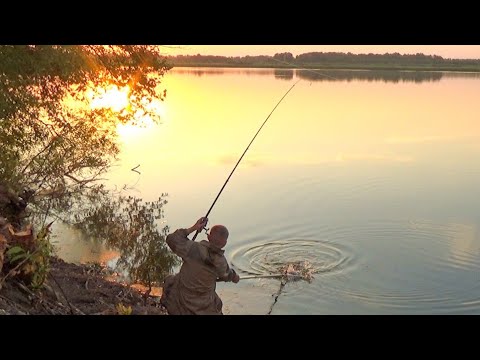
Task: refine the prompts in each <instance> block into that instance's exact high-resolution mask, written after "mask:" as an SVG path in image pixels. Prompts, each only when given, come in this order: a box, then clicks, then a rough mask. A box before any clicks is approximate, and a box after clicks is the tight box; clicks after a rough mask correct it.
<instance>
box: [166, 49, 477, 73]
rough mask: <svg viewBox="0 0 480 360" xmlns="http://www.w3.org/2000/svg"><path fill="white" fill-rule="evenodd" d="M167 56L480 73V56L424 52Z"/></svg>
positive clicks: (249, 64)
mask: <svg viewBox="0 0 480 360" xmlns="http://www.w3.org/2000/svg"><path fill="white" fill-rule="evenodd" d="M166 59H167V61H168V63H169V64H170V65H171V66H172V67H225V68H227V67H230V68H276V69H292V68H296V69H318V70H400V71H461V72H480V59H450V58H443V57H441V56H438V55H424V54H421V53H418V54H405V55H402V54H399V53H392V54H389V53H386V54H352V53H339V52H309V53H304V54H300V55H297V56H293V54H292V53H289V52H286V53H277V54H275V55H274V56H268V55H260V56H243V57H239V56H236V57H233V56H230V57H227V56H214V55H201V54H196V55H176V56H166Z"/></svg>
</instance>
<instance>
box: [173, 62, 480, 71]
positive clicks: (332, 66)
mask: <svg viewBox="0 0 480 360" xmlns="http://www.w3.org/2000/svg"><path fill="white" fill-rule="evenodd" d="M171 65H172V68H182V67H199V68H239V69H245V68H249V69H267V68H268V69H285V70H286V69H291V70H318V71H320V70H371V71H375V70H377V71H378V70H381V71H449V72H450V71H451V72H473V73H478V72H480V66H402V65H357V66H352V65H350V64H330V65H325V64H317V65H301V66H300V65H299V66H297V65H277V64H263V65H261V64H251V65H248V64H229V63H218V64H215V63H214V64H211V63H201V62H199V63H191V64H176V63H174V62H172V63H171Z"/></svg>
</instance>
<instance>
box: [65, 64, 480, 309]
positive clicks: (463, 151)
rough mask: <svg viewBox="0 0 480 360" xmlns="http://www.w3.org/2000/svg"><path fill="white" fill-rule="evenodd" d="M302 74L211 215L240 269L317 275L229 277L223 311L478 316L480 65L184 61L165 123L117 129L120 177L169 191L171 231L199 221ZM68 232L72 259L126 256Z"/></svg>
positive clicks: (170, 87)
mask: <svg viewBox="0 0 480 360" xmlns="http://www.w3.org/2000/svg"><path fill="white" fill-rule="evenodd" d="M298 80H300V81H299V82H298V84H297V85H296V86H295V87H294V88H293V89H292V90H291V92H290V93H289V94H288V95H287V96H286V97H285V99H284V100H283V101H282V102H281V104H280V105H279V106H278V108H277V109H276V110H275V112H274V113H273V114H272V115H271V117H270V118H269V120H268V122H267V123H266V125H265V126H264V128H263V129H262V131H261V132H260V133H259V135H258V137H257V138H256V139H255V141H254V143H253V144H252V146H251V147H250V149H249V150H248V152H247V153H246V155H245V157H244V158H243V160H242V162H241V163H240V165H239V167H238V168H237V169H236V171H235V173H234V174H233V176H232V177H231V179H230V181H229V183H228V184H227V186H226V187H225V189H224V191H223V193H222V194H221V196H220V197H219V199H218V201H217V203H216V205H215V207H214V208H213V210H212V212H211V213H210V216H209V219H210V222H209V225H210V226H211V225H214V224H224V225H226V226H227V227H228V228H229V230H230V238H229V242H228V245H227V247H226V251H225V254H226V256H227V259H228V260H229V261H230V262H231V264H232V266H233V267H234V268H235V269H236V270H237V272H239V274H240V276H248V275H266V274H271V273H275V272H278V268H279V266H280V265H282V264H288V263H292V262H304V261H307V262H308V264H310V265H311V266H312V269H313V271H314V278H313V279H312V281H311V282H307V281H303V280H299V281H288V282H287V283H286V284H285V286H283V287H281V282H280V280H279V279H275V278H273V279H272V278H254V279H245V280H241V281H240V282H239V283H238V284H232V283H219V284H218V287H217V290H218V292H219V294H220V296H221V298H222V300H223V302H224V313H226V314H267V313H268V312H270V311H271V314H272V315H275V314H319V315H321V314H479V313H480V281H478V279H479V275H478V274H479V270H480V269H479V268H480V266H479V264H480V234H479V225H480V190H479V184H480V160H479V159H480V157H479V155H480V123H479V119H480V101H478V94H480V76H479V74H469V73H445V72H424V73H422V72H398V71H397V72H389V71H381V72H375V71H323V70H318V71H317V70H315V71H306V70H285V69H282V70H274V69H230V68H225V69H224V68H174V69H172V70H170V71H169V73H168V74H167V75H166V77H165V79H164V84H165V86H166V88H167V97H166V99H165V101H164V102H163V103H162V106H161V107H160V108H159V111H160V112H161V115H162V119H163V120H162V123H161V124H159V125H153V124H151V123H148V121H147V122H146V124H145V127H144V128H134V127H132V126H128V125H126V126H121V127H119V129H118V131H119V134H120V140H121V142H122V153H121V160H120V162H119V163H118V165H117V166H116V167H115V168H113V169H112V172H111V173H110V185H111V186H117V187H118V188H121V187H123V186H124V185H127V188H128V189H130V190H129V194H131V195H135V196H139V197H142V198H143V200H144V201H151V200H155V199H158V197H159V196H160V194H161V193H163V192H166V193H168V194H169V195H168V197H167V200H168V204H167V205H166V206H165V218H164V219H162V221H161V222H160V223H159V226H164V225H168V226H169V227H170V228H171V230H174V229H176V228H178V227H189V226H190V225H192V224H194V223H195V221H196V220H197V219H198V218H199V217H201V216H204V215H205V213H206V212H207V210H208V209H209V207H210V205H211V204H212V202H213V200H214V199H215V197H216V195H217V194H218V192H219V191H220V188H221V187H222V185H223V184H224V182H225V180H226V178H227V176H228V175H229V174H230V172H231V171H232V169H233V167H234V166H235V164H236V162H237V161H238V159H239V157H240V155H241V154H242V153H243V151H244V150H245V148H246V146H247V145H248V143H249V142H250V141H251V139H252V137H253V136H254V134H255V133H256V132H257V130H258V129H259V127H260V125H261V124H262V123H263V122H264V121H265V119H266V118H267V116H268V115H269V113H270V112H271V111H272V109H273V108H274V106H275V105H276V104H277V103H278V101H279V100H280V99H281V97H282V96H283V95H284V94H285V93H286V92H287V90H288V89H289V88H290V87H291V86H292V85H293V84H294V83H295V82H296V81H298ZM137 165H140V166H139V167H138V168H137V170H138V171H139V172H140V173H141V174H140V175H139V174H138V173H136V172H134V171H132V170H131V169H132V168H134V167H136V166H137ZM62 231H63V234H65V233H68V232H71V230H68V229H63V230H62V229H61V231H60V233H62ZM69 234H70V233H69ZM70 235H71V236H70ZM70 235H69V236H67V237H68V238H70V242H69V243H67V242H65V241H64V242H63V244H59V247H60V249H59V253H60V256H62V257H63V258H65V259H66V260H68V261H73V262H80V261H101V260H102V261H103V260H107V261H108V260H110V261H111V260H112V259H114V258H115V252H112V251H108V250H106V249H104V248H103V247H102V246H101V244H98V243H96V242H94V241H91V240H89V239H83V238H82V237H81V236H80V235H79V234H75V235H72V234H70ZM204 238H205V235H204V234H201V235H199V237H198V240H201V239H204ZM71 239H74V240H75V241H73V240H71ZM277 295H278V297H277V299H276V300H277V301H276V302H275V297H276V296H277Z"/></svg>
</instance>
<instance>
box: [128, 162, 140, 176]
mask: <svg viewBox="0 0 480 360" xmlns="http://www.w3.org/2000/svg"><path fill="white" fill-rule="evenodd" d="M139 167H140V164H138V165H137V166H135V167H134V168H132V169H130V170H131V171H135V172H136V173H137V174H139V175H140V171H138V170H137V169H138V168H139Z"/></svg>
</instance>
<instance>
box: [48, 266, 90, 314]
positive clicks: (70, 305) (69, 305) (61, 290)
mask: <svg viewBox="0 0 480 360" xmlns="http://www.w3.org/2000/svg"><path fill="white" fill-rule="evenodd" d="M48 275H50V277H51V278H52V280H53V281H54V282H55V284H57V286H58V288H59V289H60V292H61V293H62V295H63V298H64V299H65V301H66V302H67V305H68V307H69V308H70V313H71V314H72V315H75V313H74V311H73V306H72V304H71V303H70V301H68V298H67V295H65V292H64V291H63V289H62V287H61V286H60V284H59V283H58V281H57V279H55V276H53V275H52V274H51V273H49V274H48ZM77 310H78V309H77ZM82 315H85V314H83V313H82Z"/></svg>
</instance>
